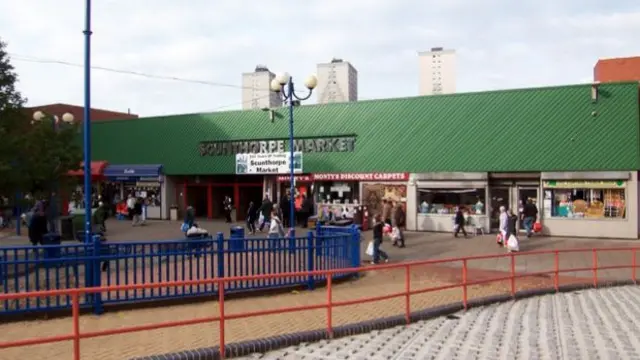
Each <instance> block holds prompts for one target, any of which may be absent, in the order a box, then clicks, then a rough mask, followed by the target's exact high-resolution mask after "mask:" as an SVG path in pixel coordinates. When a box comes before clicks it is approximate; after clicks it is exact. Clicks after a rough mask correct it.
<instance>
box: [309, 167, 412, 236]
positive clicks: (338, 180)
mask: <svg viewBox="0 0 640 360" xmlns="http://www.w3.org/2000/svg"><path fill="white" fill-rule="evenodd" d="M408 179H409V174H408V173H339V174H333V173H320V174H313V180H314V183H313V187H314V189H317V190H316V194H315V201H316V204H317V207H318V215H319V217H321V218H330V219H347V220H354V219H355V221H356V222H358V223H360V221H362V219H364V218H368V219H369V220H370V219H371V218H372V217H373V215H375V214H376V213H377V212H381V211H382V202H383V200H387V201H391V202H399V203H401V204H404V203H405V200H406V191H407V189H406V183H407V180H408ZM365 228H366V226H365Z"/></svg>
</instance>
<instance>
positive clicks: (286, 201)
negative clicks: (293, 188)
mask: <svg viewBox="0 0 640 360" xmlns="http://www.w3.org/2000/svg"><path fill="white" fill-rule="evenodd" d="M278 205H279V206H280V209H281V210H282V219H280V220H281V221H282V226H283V227H284V228H288V227H289V226H291V224H289V213H290V212H291V195H290V190H287V191H286V193H285V194H284V195H282V198H280V202H279V203H278Z"/></svg>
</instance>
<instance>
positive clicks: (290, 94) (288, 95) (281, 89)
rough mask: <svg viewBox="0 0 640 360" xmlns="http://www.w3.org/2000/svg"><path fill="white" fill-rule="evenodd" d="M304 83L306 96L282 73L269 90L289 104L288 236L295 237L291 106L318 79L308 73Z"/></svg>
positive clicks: (315, 84)
mask: <svg viewBox="0 0 640 360" xmlns="http://www.w3.org/2000/svg"><path fill="white" fill-rule="evenodd" d="M304 85H305V86H306V87H307V89H309V93H308V94H307V96H298V94H296V92H295V90H294V88H293V77H291V76H290V75H289V73H286V72H285V73H282V74H280V75H278V76H276V78H275V79H273V80H272V81H271V90H272V91H274V92H276V93H278V94H281V97H282V100H283V101H284V102H285V103H286V104H287V105H288V106H289V155H290V158H289V170H290V174H289V175H290V177H289V184H290V186H291V187H290V190H289V191H290V192H291V199H290V201H289V226H290V230H289V231H290V236H291V237H295V227H296V224H295V211H296V208H295V190H296V188H295V170H294V162H293V158H294V152H295V151H294V143H293V107H294V106H296V105H299V104H300V101H303V100H307V99H308V98H310V97H311V93H313V89H315V87H316V86H317V85H318V79H317V78H316V77H315V75H309V76H308V77H307V78H306V79H305V80H304Z"/></svg>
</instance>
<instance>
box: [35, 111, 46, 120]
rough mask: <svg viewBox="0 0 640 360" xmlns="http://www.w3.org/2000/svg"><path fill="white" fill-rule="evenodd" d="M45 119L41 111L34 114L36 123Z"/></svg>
mask: <svg viewBox="0 0 640 360" xmlns="http://www.w3.org/2000/svg"><path fill="white" fill-rule="evenodd" d="M44 117H45V115H44V113H43V112H42V111H40V110H38V111H36V112H34V113H33V120H35V121H42V119H44Z"/></svg>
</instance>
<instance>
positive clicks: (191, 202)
mask: <svg viewBox="0 0 640 360" xmlns="http://www.w3.org/2000/svg"><path fill="white" fill-rule="evenodd" d="M187 206H193V210H195V213H196V217H206V216H207V188H206V187H205V186H189V187H188V189H187Z"/></svg>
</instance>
